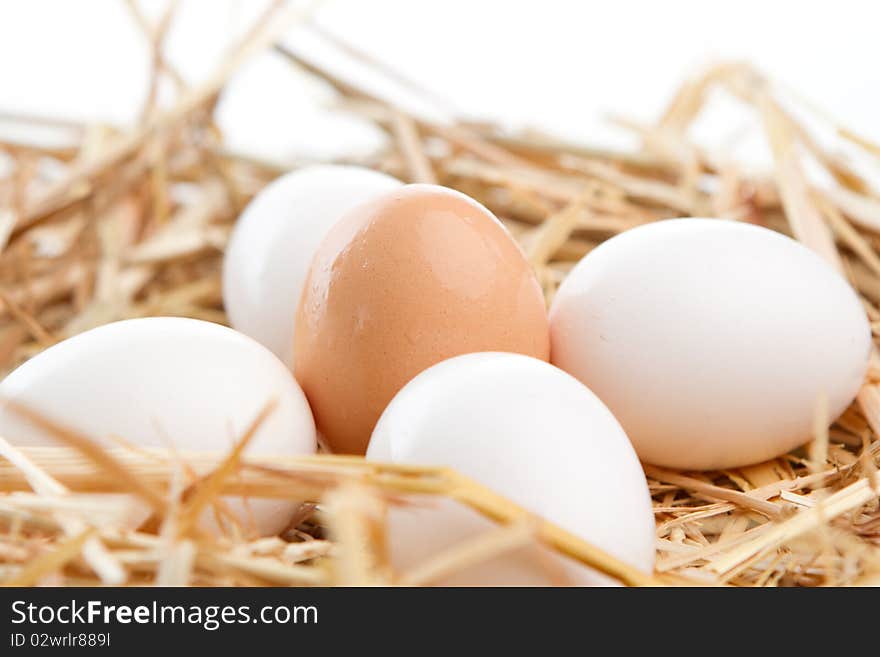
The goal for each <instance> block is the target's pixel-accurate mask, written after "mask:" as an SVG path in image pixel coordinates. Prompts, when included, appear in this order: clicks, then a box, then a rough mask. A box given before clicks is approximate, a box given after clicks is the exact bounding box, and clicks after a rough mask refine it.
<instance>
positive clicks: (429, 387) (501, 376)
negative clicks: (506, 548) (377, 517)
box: [367, 353, 654, 585]
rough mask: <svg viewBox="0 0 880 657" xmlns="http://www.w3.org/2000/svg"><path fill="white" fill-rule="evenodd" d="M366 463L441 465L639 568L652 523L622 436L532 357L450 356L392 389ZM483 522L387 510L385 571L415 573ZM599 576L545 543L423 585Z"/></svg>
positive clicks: (647, 553)
mask: <svg viewBox="0 0 880 657" xmlns="http://www.w3.org/2000/svg"><path fill="white" fill-rule="evenodd" d="M367 458H368V459H371V460H376V461H386V462H393V463H412V464H424V465H438V466H450V467H452V468H454V469H456V470H458V471H459V472H460V473H462V474H464V475H466V476H469V477H471V478H473V479H475V480H477V481H478V482H480V483H482V484H484V485H486V486H488V487H489V488H490V489H492V490H494V491H496V492H497V493H500V494H502V495H505V496H507V497H508V498H510V499H511V500H513V501H514V502H516V503H518V504H519V505H521V506H522V507H524V508H526V509H528V510H530V511H532V512H533V513H536V514H538V515H540V516H542V517H544V518H546V519H547V520H550V521H552V522H554V523H557V524H558V525H560V526H561V527H563V528H564V529H566V530H568V531H570V532H572V533H574V534H576V535H578V536H580V537H581V538H583V539H584V540H586V541H589V542H591V543H593V544H595V545H597V546H598V547H600V548H602V549H604V550H606V551H608V552H609V553H611V554H613V555H615V556H617V557H618V558H620V559H622V560H624V561H626V562H628V563H630V564H632V565H633V566H635V567H636V568H639V569H641V570H643V571H645V572H650V571H651V570H652V569H653V564H654V516H653V513H652V510H651V500H650V495H649V493H648V486H647V483H646V481H645V476H644V473H643V472H642V468H641V466H640V464H639V461H638V459H637V458H636V454H635V452H634V451H633V448H632V445H631V444H630V442H629V440H627V437H626V434H625V433H624V432H623V430H622V429H621V428H620V425H619V424H618V423H617V421H616V420H615V419H614V417H613V416H612V415H611V413H610V412H609V411H608V409H607V408H605V406H604V405H603V404H602V402H600V401H599V400H598V399H597V398H596V396H595V395H593V393H591V392H590V391H589V390H588V389H587V388H586V387H584V386H583V385H582V384H581V383H579V382H578V381H577V380H576V379H574V378H573V377H571V376H569V375H568V374H566V373H565V372H562V371H561V370H559V369H557V368H555V367H553V366H552V365H549V364H547V363H545V362H543V361H540V360H537V359H534V358H530V357H528V356H522V355H519V354H507V353H475V354H467V355H464V356H458V357H456V358H451V359H449V360H446V361H443V362H442V363H439V364H438V365H435V366H433V367H430V368H428V369H427V370H425V371H423V372H422V373H421V374H419V375H418V376H416V377H415V378H414V379H412V380H411V381H410V382H409V383H408V384H407V385H406V386H404V388H403V389H402V390H401V391H400V392H398V393H397V395H396V396H395V397H394V399H393V400H392V401H391V403H390V404H389V405H388V407H387V408H386V410H385V412H384V413H383V414H382V417H381V418H380V420H379V423H378V424H377V425H376V428H375V430H374V431H373V435H372V438H371V440H370V446H369V449H368V451H367ZM492 527H493V523H491V521H489V520H486V519H484V518H482V517H480V516H478V515H477V514H476V513H475V512H473V511H471V510H470V509H465V508H464V507H462V506H460V505H458V504H457V503H455V502H452V501H449V500H445V501H442V502H441V503H439V504H436V503H435V504H433V505H430V506H409V507H396V508H393V509H392V510H391V512H390V513H389V528H390V530H389V531H390V535H389V539H390V544H391V552H392V561H393V565H394V566H395V567H396V569H397V570H398V571H403V572H405V571H408V570H410V569H412V568H414V567H417V566H419V565H421V564H423V563H425V562H426V561H428V560H429V559H430V558H431V557H433V556H436V555H437V554H439V553H440V552H442V551H443V550H444V549H445V548H451V547H453V546H456V545H460V544H461V541H463V540H466V539H467V538H469V537H476V536H479V534H480V532H482V531H488V530H490V529H491V528H492ZM558 575H562V578H563V580H564V581H565V582H566V583H569V584H578V585H582V584H608V583H610V581H611V580H609V579H608V578H606V577H604V576H601V575H599V574H598V573H596V572H595V571H592V570H590V569H587V568H586V567H583V566H581V565H580V564H578V563H576V562H574V561H573V560H570V559H568V558H563V557H560V556H557V555H555V554H552V553H551V552H550V551H549V549H548V548H545V547H541V548H534V547H533V548H531V549H520V550H518V551H515V552H512V553H508V554H505V555H503V556H499V557H497V558H495V559H493V560H491V561H487V562H484V563H481V564H477V565H473V566H471V567H469V568H468V569H466V570H465V571H463V572H460V573H457V574H455V575H454V576H451V577H448V578H445V579H443V580H442V581H441V582H435V583H439V584H444V585H549V584H553V583H558V582H559V579H558V577H557V576H558Z"/></svg>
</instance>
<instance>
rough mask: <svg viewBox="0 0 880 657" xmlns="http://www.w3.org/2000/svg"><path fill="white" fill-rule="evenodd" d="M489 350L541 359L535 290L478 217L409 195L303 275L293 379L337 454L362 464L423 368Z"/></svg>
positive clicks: (376, 211) (487, 217) (451, 198)
mask: <svg viewBox="0 0 880 657" xmlns="http://www.w3.org/2000/svg"><path fill="white" fill-rule="evenodd" d="M486 350H499V351H511V352H518V353H523V354H527V355H530V356H535V357H537V358H542V359H544V360H547V358H548V357H549V328H548V322H547V313H546V308H545V305H544V298H543V295H542V293H541V288H540V286H539V285H538V282H537V280H536V279H535V276H534V273H533V272H532V269H531V267H530V266H529V264H528V262H527V261H526V259H525V257H524V256H523V254H522V251H521V250H520V248H519V246H518V245H517V244H516V243H515V242H514V241H513V239H512V238H511V236H510V234H509V233H508V232H507V230H506V229H505V228H504V226H503V225H502V224H501V222H500V221H498V220H497V219H496V218H495V217H494V216H493V215H492V213H490V212H489V211H488V210H486V208H484V207H483V206H481V205H480V204H479V203H477V202H476V201H474V200H473V199H470V198H468V197H467V196H465V195H463V194H461V193H459V192H455V191H453V190H450V189H447V188H445V187H438V186H436V185H407V186H404V187H401V188H400V189H397V190H394V191H392V192H389V193H387V194H385V195H383V196H381V197H379V198H377V199H376V200H374V201H372V202H369V203H366V204H364V205H361V206H359V207H358V208H356V209H355V210H353V211H352V212H351V213H350V214H348V215H347V216H346V217H345V218H344V219H343V220H341V221H340V222H339V223H338V224H337V225H336V226H334V228H333V229H332V230H331V232H330V233H329V234H328V236H327V239H326V240H325V241H324V242H323V243H322V244H321V246H320V248H319V249H318V252H317V254H316V256H315V260H314V262H313V264H312V268H311V270H310V271H309V278H308V282H307V284H306V288H305V290H304V292H303V297H302V300H301V303H300V306H299V311H298V313H297V319H296V338H295V369H296V375H297V378H298V380H299V381H300V383H301V385H302V387H303V390H304V391H305V393H306V396H307V397H308V399H309V402H310V404H311V406H312V410H313V412H314V414H315V420H316V422H317V425H318V429H319V430H320V431H321V434H322V435H323V436H324V437H325V438H326V439H327V442H328V443H329V445H330V447H331V448H332V449H333V450H334V451H337V452H347V453H353V454H363V453H364V451H365V450H366V446H367V442H368V441H369V438H370V432H371V431H372V429H373V426H374V425H375V423H376V420H378V419H379V415H380V414H381V413H382V411H383V410H384V408H385V406H386V405H387V404H388V402H389V401H391V398H392V397H393V396H394V394H395V393H396V392H397V391H398V390H400V388H401V387H402V386H403V385H404V384H405V383H406V382H407V381H409V380H410V379H411V378H412V377H413V376H415V375H416V374H418V373H419V372H421V371H422V370H424V369H425V368H427V367H430V366H431V365H433V364H435V363H438V362H440V361H441V360H444V359H446V358H449V357H451V356H456V355H459V354H464V353H469V352H475V351H486Z"/></svg>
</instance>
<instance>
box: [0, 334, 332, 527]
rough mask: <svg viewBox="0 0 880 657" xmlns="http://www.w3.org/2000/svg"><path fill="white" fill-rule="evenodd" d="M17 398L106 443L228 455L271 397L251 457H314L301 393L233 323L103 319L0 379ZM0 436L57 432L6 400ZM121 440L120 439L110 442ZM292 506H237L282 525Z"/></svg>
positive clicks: (33, 438)
mask: <svg viewBox="0 0 880 657" xmlns="http://www.w3.org/2000/svg"><path fill="white" fill-rule="evenodd" d="M0 396H2V398H3V400H4V402H5V401H6V400H14V401H16V402H19V403H21V404H23V405H26V406H27V407H29V408H31V409H33V410H34V411H37V412H38V413H40V414H41V415H43V416H45V417H46V418H48V419H50V420H52V421H54V422H55V423H58V424H60V425H62V426H65V427H69V428H71V429H75V430H77V431H79V432H81V433H83V434H85V435H86V436H88V437H90V438H93V439H95V440H97V441H100V442H101V443H103V444H105V445H108V446H118V440H120V439H121V440H122V441H124V442H125V443H128V444H131V445H132V446H134V447H174V448H175V449H176V450H178V451H181V452H186V451H202V452H205V451H210V452H220V453H226V452H227V451H228V450H229V449H230V448H231V447H232V445H233V443H234V441H236V440H237V439H239V438H241V436H242V434H243V432H244V431H245V429H246V428H247V427H248V426H249V425H250V424H251V423H252V422H253V421H254V419H255V418H256V417H257V414H258V413H259V412H260V410H261V409H263V407H264V406H265V405H266V404H267V403H268V402H269V401H270V400H273V399H274V400H276V402H277V406H276V407H275V410H274V411H273V412H272V413H271V415H269V416H268V417H267V418H266V419H265V421H264V422H263V424H262V425H261V427H260V429H259V430H258V432H257V433H256V434H255V435H254V437H253V439H252V441H251V443H250V444H249V445H248V447H247V448H246V452H245V454H248V453H251V454H280V455H298V454H311V453H313V452H314V451H315V427H314V423H313V421H312V416H311V413H310V411H309V407H308V404H307V403H306V399H305V396H304V395H303V393H302V391H301V390H300V388H299V386H298V385H297V383H296V381H295V380H294V379H293V376H292V375H291V374H290V372H289V371H288V370H287V368H286V367H284V365H283V364H282V363H281V361H279V360H278V359H277V358H276V357H275V356H274V355H273V354H272V353H271V352H269V351H268V350H267V349H265V348H264V347H263V346H261V345H260V344H258V343H256V342H255V341H253V340H251V339H250V338H248V337H246V336H244V335H241V334H240V333H237V332H235V331H233V330H232V329H229V328H226V327H224V326H220V325H218V324H212V323H209V322H203V321H199V320H194V319H183V318H171V317H156V318H145V319H133V320H126V321H121V322H115V323H112V324H107V325H104V326H101V327H99V328H96V329H92V330H90V331H87V332H85V333H81V334H79V335H77V336H75V337H72V338H69V339H67V340H65V341H63V342H60V343H58V344H57V345H54V346H52V347H50V348H49V349H46V350H45V351H43V352H42V353H40V354H38V355H36V356H34V357H33V358H31V359H30V360H29V361H27V362H26V363H24V364H23V365H21V366H20V367H19V368H18V369H17V370H15V371H14V372H12V373H11V374H10V375H9V376H7V377H6V379H5V380H4V381H3V382H2V384H0ZM0 435H3V436H4V437H5V438H6V439H7V440H9V441H10V442H11V443H12V444H13V445H19V446H28V445H33V446H36V445H53V444H57V441H56V440H55V438H54V437H53V436H52V434H50V433H47V432H46V431H44V430H42V429H40V428H38V427H36V426H34V425H33V424H31V423H29V422H27V421H26V420H24V419H22V418H21V417H20V416H19V415H18V414H16V413H15V412H14V410H12V409H11V408H9V407H8V406H7V405H6V404H3V405H2V406H0ZM114 439H115V440H114ZM295 506H296V505H295V504H293V503H291V502H288V501H280V500H278V501H276V500H252V501H249V502H248V509H249V512H245V511H244V507H243V506H241V505H239V506H237V507H236V508H237V510H238V511H240V512H241V514H240V516H239V517H240V521H241V524H242V526H243V528H244V529H245V530H247V529H249V528H250V527H249V521H250V519H251V518H250V516H251V513H250V512H252V514H253V520H255V522H256V530H257V531H258V533H261V534H272V533H276V532H278V531H280V530H281V529H283V528H284V527H285V526H286V524H287V521H288V520H289V518H290V515H291V512H292V511H293V510H294V508H295Z"/></svg>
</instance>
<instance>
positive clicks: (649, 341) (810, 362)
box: [550, 219, 871, 469]
mask: <svg viewBox="0 0 880 657" xmlns="http://www.w3.org/2000/svg"><path fill="white" fill-rule="evenodd" d="M550 319H551V333H552V360H553V363H554V364H556V365H558V366H559V367H561V368H562V369H564V370H566V371H568V372H570V373H571V374H573V375H574V376H576V377H577V378H578V379H580V380H581V381H583V382H584V383H585V384H586V385H587V386H588V387H589V388H590V389H591V390H592V391H593V392H595V393H596V394H597V395H598V396H599V398H600V399H602V401H604V402H605V403H606V404H607V405H608V407H609V408H610V409H611V411H612V412H613V413H614V415H615V416H616V417H617V419H618V420H619V421H620V423H621V424H622V425H623V427H624V429H625V430H626V432H627V434H628V435H629V437H630V439H631V440H632V441H633V444H634V445H635V448H636V451H637V452H638V453H639V456H640V457H641V458H642V460H644V461H647V462H649V463H654V464H657V465H663V466H669V467H675V468H690V469H714V468H727V467H736V466H741V465H747V464H751V463H756V462H759V461H763V460H766V459H769V458H772V457H775V456H779V455H781V454H783V453H785V452H787V451H788V450H790V449H792V448H794V447H796V446H798V445H800V444H802V443H804V442H806V441H807V440H809V439H810V438H811V436H812V432H813V424H814V417H815V414H816V408H817V404H818V403H820V399H821V397H822V396H825V397H826V398H827V400H828V406H829V409H830V411H831V416H832V419H833V418H834V417H836V416H837V415H838V414H840V413H841V412H842V411H843V410H844V409H845V408H846V407H847V405H848V404H849V403H850V402H851V401H852V400H853V398H854V396H855V394H856V393H857V391H858V389H859V386H860V385H861V383H862V381H863V378H864V376H865V371H866V368H867V364H868V355H869V350H870V348H871V331H870V327H869V325H868V322H867V319H866V316H865V312H864V310H863V308H862V306H861V303H860V302H859V299H858V297H857V296H856V294H855V293H854V292H853V290H852V289H851V288H850V286H849V285H848V283H847V282H846V281H845V280H844V279H843V277H841V276H840V275H839V274H838V273H837V272H836V271H834V270H833V269H832V268H831V267H830V266H828V265H827V264H826V263H825V262H824V261H823V260H821V258H819V256H817V255H816V254H814V253H813V252H812V251H810V250H808V249H807V248H805V247H804V246H802V245H801V244H799V243H797V242H795V241H794V240H792V239H789V238H788V237H785V236H784V235H781V234H779V233H776V232H773V231H770V230H767V229H764V228H760V227H757V226H754V225H749V224H743V223H738V222H732V221H722V220H714V219H678V220H668V221H662V222H658V223H655V224H650V225H647V226H643V227H639V228H636V229H633V230H630V231H627V232H626V233H623V234H621V235H619V236H617V237H614V238H613V239H611V240H609V241H607V242H605V243H604V244H602V245H601V246H599V247H598V248H596V249H595V250H594V251H592V252H591V253H590V254H588V255H587V256H586V257H585V258H584V259H583V260H581V262H580V263H579V264H578V265H577V266H576V267H575V268H574V269H573V270H572V272H571V273H570V274H569V276H568V277H567V279H566V280H565V281H564V282H563V284H562V286H561V287H560V289H559V291H558V293H557V295H556V297H555V299H554V302H553V305H552V308H551V313H550Z"/></svg>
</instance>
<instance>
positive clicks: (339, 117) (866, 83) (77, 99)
mask: <svg viewBox="0 0 880 657" xmlns="http://www.w3.org/2000/svg"><path fill="white" fill-rule="evenodd" d="M264 4H265V3H264V2H261V1H253V0H251V1H244V0H181V2H180V6H179V10H178V11H177V14H176V18H175V22H174V24H173V28H172V30H171V32H170V34H169V37H168V39H167V52H168V56H169V58H170V59H171V60H172V61H173V62H174V64H175V66H177V67H178V68H179V69H180V70H181V71H182V72H183V74H184V75H185V76H186V78H187V79H188V80H189V81H191V82H197V81H198V80H200V79H204V77H205V76H206V75H208V74H209V72H210V71H211V70H212V69H213V67H214V66H215V65H216V64H217V62H218V61H219V58H220V57H221V55H222V53H223V49H224V47H225V46H226V45H227V44H228V43H230V41H231V40H232V39H234V38H235V36H236V35H237V34H240V32H241V30H242V29H243V28H244V27H245V26H246V25H247V23H248V21H249V20H250V19H251V18H252V17H253V16H255V15H257V14H258V13H259V11H260V8H261V7H262V6H263V5H264ZM164 5H165V0H142V1H141V3H140V6H141V7H142V8H143V9H144V11H145V12H146V13H147V14H149V15H150V16H153V17H156V16H158V15H159V14H160V13H161V11H162V8H163V7H164ZM316 16H317V19H316V20H317V22H318V24H319V25H321V26H322V27H324V28H326V29H327V30H329V31H332V32H333V33H334V34H336V35H339V36H341V37H343V38H345V39H346V40H348V41H349V42H351V43H353V44H355V45H357V46H358V47H359V48H361V49H363V50H365V51H368V52H369V53H371V54H372V55H374V56H375V57H377V58H379V59H381V60H383V61H385V62H388V63H389V64H390V65H392V66H393V67H394V68H395V69H397V70H399V71H401V72H402V73H405V74H406V75H407V76H409V77H412V78H416V79H418V80H419V81H421V82H422V84H424V85H425V86H427V87H429V88H430V89H432V90H433V91H434V92H436V94H437V95H439V96H441V97H443V98H445V99H447V101H448V103H449V104H451V105H453V106H454V107H455V109H456V111H457V112H458V113H460V114H462V115H465V116H468V117H471V118H492V119H495V120H499V121H502V122H504V123H505V124H509V125H511V126H515V127H523V126H536V127H539V128H541V129H543V130H545V131H549V132H551V133H555V134H558V135H561V136H565V137H568V138H571V139H576V140H579V141H583V142H586V143H591V144H617V143H622V142H621V139H622V137H621V134H622V133H619V132H615V129H614V128H609V127H608V125H607V123H606V121H605V120H604V117H605V116H606V114H608V113H614V114H621V115H626V116H629V117H633V118H636V119H639V120H651V119H653V118H655V117H656V115H657V113H658V112H659V111H661V110H662V108H663V106H664V103H665V102H666V101H667V100H668V98H669V97H670V95H671V93H672V92H673V91H674V89H675V88H676V86H677V85H678V84H679V83H680V82H681V81H682V80H683V79H684V78H685V77H686V76H687V75H689V74H691V73H693V72H695V71H696V70H699V68H700V67H701V66H704V65H705V64H706V63H707V62H711V61H715V60H718V59H721V58H738V59H747V60H749V61H751V62H753V63H754V64H756V65H758V66H759V67H761V68H762V69H763V70H765V71H766V72H768V73H770V74H771V75H772V76H774V77H775V78H776V79H779V80H781V81H783V82H785V83H786V84H787V85H789V86H790V87H792V88H793V89H795V90H797V91H798V92H799V93H801V94H803V95H804V96H806V97H808V98H810V99H811V100H812V101H815V102H816V103H817V104H819V105H820V106H822V107H823V108H824V109H825V110H827V111H828V112H829V113H830V114H832V115H834V116H835V117H836V118H837V119H839V120H840V121H841V122H842V123H844V124H845V125H847V126H848V127H850V128H852V129H854V130H856V131H858V132H861V133H862V134H864V135H865V136H868V137H870V138H872V139H874V140H877V141H880V68H878V63H880V39H878V27H880V4H878V3H875V2H870V1H865V0H858V1H856V0H836V1H834V2H787V1H782V0H763V1H761V0H757V1H756V0H731V1H727V2H718V1H708V0H703V1H697V0H664V1H662V2H659V1H658V2H655V1H651V0H606V1H603V2H592V1H587V2H575V1H570V2H562V1H561V0H540V1H538V2H513V1H507V2H502V1H500V0H444V1H443V2H440V1H437V2H434V1H428V0H422V1H419V0H327V1H326V2H324V3H322V4H321V5H320V6H319V8H318V10H317V14H316ZM286 42H287V43H288V44H289V45H290V46H291V47H293V48H296V49H297V50H298V51H300V52H302V53H305V54H309V55H311V56H313V57H316V58H318V59H319V60H322V61H332V62H334V65H335V66H339V67H341V70H343V71H344V72H347V73H350V74H352V75H354V76H356V77H358V78H363V71H361V70H360V69H359V68H357V67H352V66H350V65H347V64H346V63H345V62H344V61H343V60H341V59H340V60H339V61H337V59H338V58H334V56H333V55H332V53H331V54H328V53H329V52H330V51H329V50H328V48H327V46H326V44H325V43H322V42H321V41H320V40H319V39H316V38H315V36H314V35H313V34H310V33H306V32H304V31H303V30H302V29H298V30H293V31H292V32H291V33H290V34H289V35H288V38H287V40H286ZM148 70H149V62H148V49H147V45H146V42H145V40H144V39H143V37H142V35H141V33H140V32H139V30H138V28H137V27H136V25H135V23H134V22H133V20H132V19H131V16H130V14H129V13H128V11H127V10H126V8H125V6H124V3H123V2H122V0H80V1H76V2H74V1H71V0H0V112H28V113H37V114H40V115H45V116H55V117H64V118H73V119H78V120H86V121H103V122H109V123H113V124H126V123H130V122H132V121H133V120H134V118H135V117H136V116H137V114H138V111H139V109H140V107H141V103H142V102H143V98H144V95H145V92H146V87H147V76H148ZM379 89H380V90H382V91H386V88H385V87H379ZM388 89H391V87H389V88H388ZM330 100H331V95H330V94H329V93H328V91H327V89H326V88H323V87H321V86H320V85H317V84H315V83H314V82H313V81H309V80H307V79H305V78H304V77H303V76H302V75H301V74H299V73H297V72H296V71H294V70H293V69H292V68H291V67H290V66H289V65H288V64H287V63H286V62H284V61H282V60H281V59H280V58H279V57H277V56H273V55H264V56H261V57H259V58H257V59H256V60H255V61H254V62H253V63H252V64H251V65H249V66H247V67H246V68H245V69H244V70H243V71H242V72H241V73H240V74H239V75H237V76H236V78H235V81H234V84H233V85H232V87H231V89H230V92H229V94H227V96H226V97H225V98H224V100H223V103H222V105H221V109H220V119H221V123H222V125H223V127H224V129H225V131H226V133H227V136H228V139H229V140H230V142H231V144H232V145H234V146H235V147H236V148H239V149H242V150H247V151H250V152H252V153H255V154H258V155H263V156H266V157H271V158H274V159H278V160H293V159H297V158H302V157H310V156H311V157H321V156H333V155H339V154H345V153H346V152H348V151H352V152H359V151H363V150H368V149H370V148H371V147H373V146H374V145H375V144H376V140H377V135H376V133H375V131H372V130H370V129H369V128H368V127H365V126H363V125H362V124H361V123H360V122H359V121H357V120H355V119H354V118H352V117H351V116H348V115H346V114H344V113H341V112H339V111H337V110H334V109H332V108H331V107H330V103H329V101H330ZM404 102H405V101H404ZM415 109H418V110H423V109H425V108H424V107H421V106H419V107H415ZM725 120H726V119H725ZM731 120H732V119H731ZM3 127H4V126H3V124H2V122H0V130H2V129H3ZM7 129H8V126H7Z"/></svg>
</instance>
